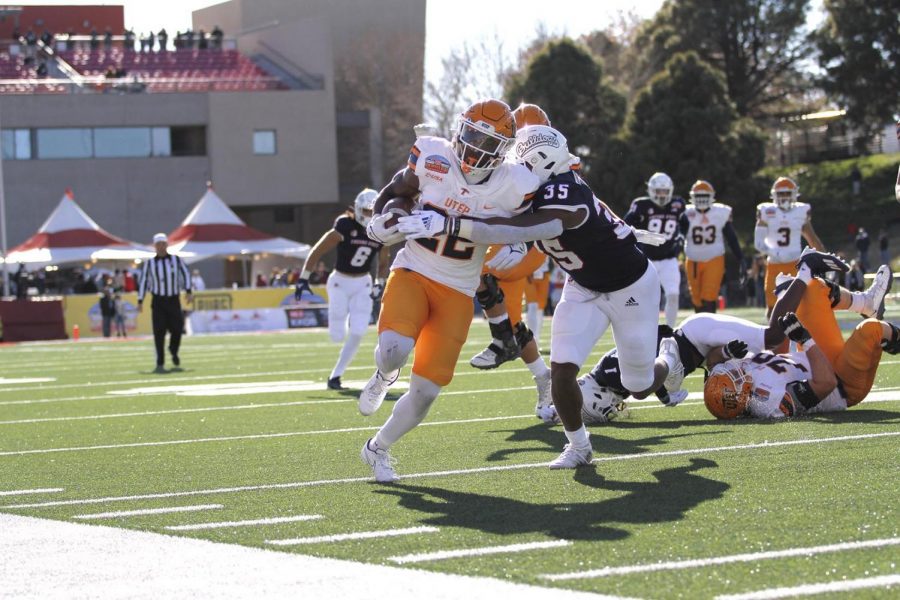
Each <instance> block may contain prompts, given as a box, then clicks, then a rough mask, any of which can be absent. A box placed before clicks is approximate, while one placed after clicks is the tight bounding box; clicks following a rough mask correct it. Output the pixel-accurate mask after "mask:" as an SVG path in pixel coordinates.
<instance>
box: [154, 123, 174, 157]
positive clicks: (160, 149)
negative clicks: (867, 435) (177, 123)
mask: <svg viewBox="0 0 900 600" xmlns="http://www.w3.org/2000/svg"><path fill="white" fill-rule="evenodd" d="M150 139H151V142H152V144H153V156H172V131H171V130H170V129H169V128H168V127H153V128H152V129H151V130H150Z"/></svg>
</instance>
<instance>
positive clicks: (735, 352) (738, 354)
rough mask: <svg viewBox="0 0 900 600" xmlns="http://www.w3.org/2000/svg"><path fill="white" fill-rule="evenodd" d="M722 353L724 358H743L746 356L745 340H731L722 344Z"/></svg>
mask: <svg viewBox="0 0 900 600" xmlns="http://www.w3.org/2000/svg"><path fill="white" fill-rule="evenodd" d="M722 354H723V355H725V358H727V359H728V360H731V359H732V358H744V357H745V356H747V342H742V341H741V340H731V341H730V342H728V343H727V344H725V345H724V346H722Z"/></svg>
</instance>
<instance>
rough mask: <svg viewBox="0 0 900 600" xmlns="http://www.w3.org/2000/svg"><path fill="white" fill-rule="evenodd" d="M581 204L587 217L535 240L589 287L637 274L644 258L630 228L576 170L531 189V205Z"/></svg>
mask: <svg viewBox="0 0 900 600" xmlns="http://www.w3.org/2000/svg"><path fill="white" fill-rule="evenodd" d="M580 207H585V208H586V209H587V218H586V219H585V220H584V221H583V222H582V223H581V225H579V226H578V227H575V228H573V229H566V230H565V231H563V232H562V234H561V235H560V236H559V237H555V238H553V239H550V240H540V241H538V243H537V244H538V246H539V247H540V249H541V250H542V251H543V252H544V253H545V254H548V255H549V256H550V257H551V258H552V259H553V260H554V261H555V262H556V264H557V265H559V266H560V268H562V269H563V270H564V271H565V272H566V273H568V274H569V276H570V277H572V279H574V280H575V282H576V283H577V284H578V285H581V286H582V287H585V288H587V289H589V290H594V291H595V292H604V293H608V292H614V291H616V290H621V289H622V288H625V287H628V286H629V285H631V284H632V283H634V282H635V281H637V280H638V279H640V278H641V276H642V275H643V274H644V272H645V271H646V270H647V267H648V266H649V263H648V262H647V257H646V256H644V254H643V253H642V252H641V251H640V249H639V248H638V246H637V240H635V237H634V233H633V232H632V231H631V228H630V227H628V226H627V225H626V224H625V223H624V222H623V221H622V219H620V218H619V217H617V216H616V215H615V214H614V213H613V212H612V211H611V210H610V209H609V207H607V206H606V205H605V204H603V203H602V202H600V200H598V199H597V198H596V197H595V196H594V192H592V191H591V188H590V187H588V185H587V184H586V183H585V182H584V180H583V179H581V177H579V176H578V174H577V173H575V172H573V171H567V172H565V173H562V174H561V175H556V176H554V177H552V178H551V179H550V180H549V181H547V182H546V183H544V184H543V185H542V186H541V187H540V188H538V190H537V191H536V192H535V194H534V200H533V201H532V210H534V211H538V210H542V209H562V210H567V211H574V210H576V209H578V208H580Z"/></svg>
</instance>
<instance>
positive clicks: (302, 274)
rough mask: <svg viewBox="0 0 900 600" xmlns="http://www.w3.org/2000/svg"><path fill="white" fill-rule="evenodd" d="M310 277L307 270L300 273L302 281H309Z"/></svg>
mask: <svg viewBox="0 0 900 600" xmlns="http://www.w3.org/2000/svg"><path fill="white" fill-rule="evenodd" d="M309 275H310V273H309V271H307V270H306V269H303V270H302V271H300V279H309Z"/></svg>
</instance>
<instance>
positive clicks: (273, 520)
mask: <svg viewBox="0 0 900 600" xmlns="http://www.w3.org/2000/svg"><path fill="white" fill-rule="evenodd" d="M322 518H324V517H323V516H322V515H295V516H293V517H269V518H267V519H253V520H251V521H220V522H218V523H191V524H190V525H169V526H168V527H166V529H168V530H169V531H199V530H202V529H227V528H229V527H252V526H254V525H278V524H279V523H298V522H300V521H315V520H317V519H322Z"/></svg>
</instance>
